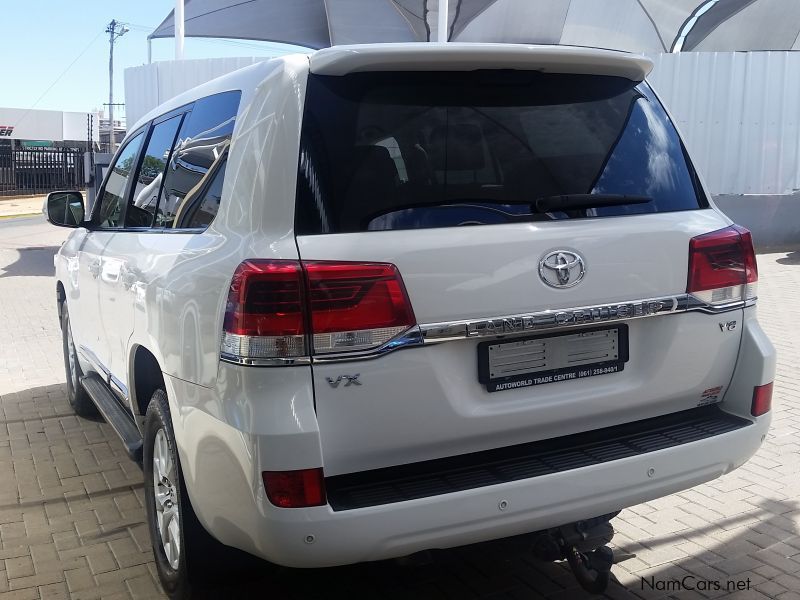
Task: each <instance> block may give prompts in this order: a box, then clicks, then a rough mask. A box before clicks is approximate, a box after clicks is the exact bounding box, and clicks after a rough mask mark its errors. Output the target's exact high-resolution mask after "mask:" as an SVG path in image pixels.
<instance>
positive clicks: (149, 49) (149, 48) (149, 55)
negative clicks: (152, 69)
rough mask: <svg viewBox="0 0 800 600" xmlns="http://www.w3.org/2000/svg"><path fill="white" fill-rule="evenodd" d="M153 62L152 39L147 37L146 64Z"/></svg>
mask: <svg viewBox="0 0 800 600" xmlns="http://www.w3.org/2000/svg"><path fill="white" fill-rule="evenodd" d="M152 63H153V40H151V39H150V38H147V64H148V65H149V64H152Z"/></svg>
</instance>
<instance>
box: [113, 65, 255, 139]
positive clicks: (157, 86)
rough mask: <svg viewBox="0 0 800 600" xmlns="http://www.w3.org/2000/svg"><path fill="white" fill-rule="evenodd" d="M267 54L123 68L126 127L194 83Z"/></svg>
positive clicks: (239, 67) (206, 79)
mask: <svg viewBox="0 0 800 600" xmlns="http://www.w3.org/2000/svg"><path fill="white" fill-rule="evenodd" d="M264 60H269V58H267V57H246V58H206V59H197V60H181V61H159V62H155V63H152V64H149V65H142V66H140V67H131V68H128V69H125V120H126V122H127V125H128V130H131V129H132V128H133V126H134V125H135V124H136V122H137V121H138V120H139V119H140V118H142V117H143V116H144V115H145V114H147V112H148V111H150V110H152V109H153V108H155V107H156V106H158V105H159V104H162V103H163V102H166V101H167V100H169V99H170V98H174V97H175V96H177V95H178V94H180V93H181V92H185V91H186V90H189V89H191V88H193V87H195V86H198V85H200V84H201V83H205V82H206V81H210V80H212V79H215V78H217V77H220V76H222V75H225V74H226V73H230V72H232V71H236V70H237V69H241V68H243V67H246V66H248V65H252V64H253V63H256V62H260V61H264Z"/></svg>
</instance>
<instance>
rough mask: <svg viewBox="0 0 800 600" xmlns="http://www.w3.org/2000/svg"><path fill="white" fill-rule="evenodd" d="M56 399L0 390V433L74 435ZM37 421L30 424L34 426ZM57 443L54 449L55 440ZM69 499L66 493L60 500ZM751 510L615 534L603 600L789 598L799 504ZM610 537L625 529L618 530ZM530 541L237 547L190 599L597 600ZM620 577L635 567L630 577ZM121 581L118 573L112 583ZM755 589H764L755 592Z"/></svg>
mask: <svg viewBox="0 0 800 600" xmlns="http://www.w3.org/2000/svg"><path fill="white" fill-rule="evenodd" d="M64 392H65V386H64V384H57V385H50V386H43V387H39V388H32V389H27V390H22V391H19V392H8V393H5V394H0V408H2V411H0V431H1V430H2V429H5V428H8V429H7V431H9V432H11V430H12V428H13V429H14V431H17V432H22V431H25V432H26V433H27V435H29V436H30V435H37V433H41V432H43V431H44V428H45V427H50V428H52V427H53V426H55V427H59V426H60V427H61V428H63V431H64V432H65V433H66V432H68V431H74V432H80V431H81V428H82V427H83V426H85V425H86V422H85V421H84V422H83V423H82V424H81V425H79V424H78V423H77V422H75V419H78V420H79V421H81V419H80V418H78V417H74V416H73V415H71V414H70V411H69V405H68V403H67V400H66V397H65V394H64ZM3 415H4V416H5V419H3V418H2V416H3ZM36 421H39V422H40V425H38V426H37V424H36ZM54 421H58V422H60V423H55V422H54ZM17 437H19V436H17ZM105 437H107V438H108V443H109V444H110V445H111V447H112V451H113V452H114V454H117V450H119V454H120V455H121V454H123V452H122V450H121V446H118V442H117V441H116V439H115V438H114V437H113V433H111V432H110V431H109V432H108V434H107V436H103V437H102V438H101V437H97V436H96V434H92V436H91V438H92V439H91V440H88V439H87V440H86V441H85V442H84V443H86V442H88V443H89V445H91V444H105V443H106V439H105ZM0 441H2V434H0ZM17 443H18V444H20V443H22V442H21V441H20V442H17ZM60 443H62V444H63V443H65V442H64V440H62V441H61V442H60ZM22 450H23V449H22V447H21V446H17V451H18V452H21V451H22ZM23 454H24V452H23ZM6 477H7V479H6V480H5V485H6V486H8V485H10V488H11V489H14V488H16V481H15V475H14V474H13V472H11V471H8V472H7V475H6ZM140 486H141V483H140V480H139V479H138V477H137V478H135V479H131V480H128V481H126V482H123V483H122V484H121V485H119V486H109V488H108V489H104V490H100V491H94V492H91V493H87V492H86V491H85V490H82V489H79V490H77V491H67V492H65V493H64V494H58V495H51V496H49V497H44V498H33V499H30V500H28V501H20V500H19V498H18V497H17V499H16V501H15V500H14V498H13V497H11V496H9V497H8V498H3V499H2V501H0V512H2V511H3V510H20V509H22V508H30V507H38V506H43V507H44V508H47V507H48V506H51V505H55V504H58V503H62V502H63V501H64V500H65V498H66V499H70V500H73V501H75V500H78V501H80V500H81V499H82V498H84V497H85V498H87V500H89V501H96V500H97V499H98V498H102V497H108V496H112V497H113V496H114V495H116V494H119V493H127V492H130V491H132V490H137V489H139V488H140ZM14 493H16V492H14ZM72 495H75V497H74V498H71V496H72ZM1 496H3V494H2V491H0V497H1ZM6 496H7V494H6ZM232 500H233V499H232ZM750 502H751V503H752V509H751V510H747V511H744V512H741V513H739V514H735V515H731V516H729V517H725V518H719V519H716V520H709V521H708V522H707V523H706V524H705V525H703V526H702V527H695V528H687V529H686V530H684V531H679V532H676V533H669V534H665V535H661V536H654V537H648V538H646V539H642V540H628V539H627V538H626V537H624V536H622V535H620V536H619V537H617V538H616V539H615V542H616V543H615V544H613V546H614V550H615V554H617V556H618V557H624V556H625V555H631V554H633V555H635V554H638V555H639V556H638V558H637V559H633V560H634V562H630V563H626V562H622V563H621V564H618V565H616V566H614V568H613V571H612V573H613V575H614V577H612V583H611V585H610V587H609V589H608V592H607V593H606V595H605V596H604V597H606V598H613V599H615V600H617V599H621V598H631V599H641V598H645V599H651V598H652V599H656V598H683V597H685V596H684V594H689V597H692V598H695V597H697V598H699V597H727V596H728V595H729V591H731V590H732V589H734V590H737V591H740V592H741V593H742V595H741V596H737V597H742V598H745V597H746V598H762V599H763V598H772V597H777V596H779V595H780V594H783V593H784V592H790V591H796V590H792V588H791V586H793V585H794V583H793V582H796V581H797V580H798V577H797V575H798V573H800V535H798V531H797V529H796V527H795V525H794V522H795V521H794V519H795V518H796V515H797V514H798V512H800V504H798V503H797V502H794V501H785V500H775V499H769V498H766V497H762V498H759V497H758V496H752V497H751V500H750ZM652 517H653V519H652V520H655V521H657V520H658V518H659V515H658V512H656V513H653V515H652ZM143 519H144V511H142V510H141V509H139V511H138V512H136V513H135V514H132V515H128V517H127V520H126V521H123V522H110V523H108V524H104V525H103V526H102V528H101V529H100V530H97V531H95V530H91V531H85V532H79V533H78V540H77V541H76V543H77V544H79V545H81V546H91V545H92V544H97V543H98V539H101V538H102V539H105V538H114V537H116V536H119V535H120V534H122V533H123V532H125V531H128V532H129V533H131V534H132V532H133V530H134V529H135V528H137V527H140V528H141V527H144V525H143V524H142V521H143ZM621 529H623V530H624V527H621ZM148 542H149V540H147V538H146V537H145V538H140V543H141V545H142V550H146V544H147V543H148ZM530 545H531V539H530V537H529V536H518V537H516V538H509V539H505V540H498V541H494V542H486V543H482V544H474V545H471V546H465V547H462V548H455V549H451V550H440V551H434V552H431V553H429V554H428V555H426V556H424V557H410V558H407V559H403V560H400V561H381V562H375V563H363V564H358V565H352V566H345V567H336V568H328V569H313V570H302V569H288V568H281V567H276V566H273V565H270V564H268V563H266V562H262V561H260V560H258V559H255V558H253V557H249V556H247V555H245V554H243V553H240V552H238V551H237V552H233V553H231V557H230V559H229V560H230V561H231V565H232V566H233V569H232V570H230V571H228V570H227V566H228V565H225V564H218V567H219V568H218V569H216V573H215V576H218V579H216V581H215V582H214V583H209V584H207V585H206V586H204V588H203V589H200V590H196V592H197V593H196V595H195V596H194V597H197V598H209V599H210V598H255V597H269V598H271V599H274V600H289V599H303V600H306V599H309V600H310V599H314V598H320V599H323V598H324V599H326V600H328V599H330V598H343V597H347V598H356V599H361V598H369V599H372V598H375V599H381V600H383V599H392V598H396V599H409V600H426V599H436V600H439V599H442V598H453V599H458V600H461V599H470V598H486V599H489V598H491V599H493V600H498V599H500V598H509V599H513V598H517V599H521V598H532V599H537V598H539V599H540V598H551V599H554V600H555V599H558V600H572V599H575V600H580V599H587V600H588V599H591V598H598V597H600V596H595V595H590V594H587V593H585V592H583V591H582V590H581V589H580V587H579V586H578V585H577V583H576V581H575V579H574V578H573V576H572V574H571V572H570V571H569V569H568V568H567V567H566V565H565V564H564V563H543V562H540V561H538V560H536V559H534V557H533V555H532V553H531V551H530ZM684 550H685V551H684ZM679 556H683V557H682V558H679ZM631 558H632V557H631ZM656 561H660V562H661V564H656V565H654V566H652V567H649V568H648V567H647V564H648V563H649V564H653V563H655V562H656ZM626 566H627V568H626ZM628 569H631V570H632V571H635V574H632V573H631V572H629V571H628ZM109 575H110V573H109ZM123 577H124V575H123V573H122V572H121V573H120V579H122V578H123ZM748 579H749V584H748V583H747V581H748ZM220 582H222V583H220ZM729 582H730V583H729ZM703 585H705V586H716V585H719V586H721V588H719V589H716V590H715V589H713V587H712V588H708V587H707V588H705V589H702V588H701V587H700V586H703ZM728 585H732V586H745V585H749V586H750V590H751V591H750V592H749V593H748V592H747V590H746V589H742V588H741V587H734V588H726V586H728ZM755 586H764V588H763V590H758V589H755V590H754V588H755ZM691 587H694V588H695V589H694V590H692V589H690V588H691ZM788 597H789V596H787V598H788Z"/></svg>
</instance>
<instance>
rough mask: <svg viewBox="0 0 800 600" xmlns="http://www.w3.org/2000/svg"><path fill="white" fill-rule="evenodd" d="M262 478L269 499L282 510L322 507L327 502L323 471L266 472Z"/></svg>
mask: <svg viewBox="0 0 800 600" xmlns="http://www.w3.org/2000/svg"><path fill="white" fill-rule="evenodd" d="M261 477H262V478H263V480H264V489H265V490H266V492H267V498H269V501H270V502H272V503H273V504H274V505H275V506H278V507H280V508H305V507H308V506H322V505H323V504H325V503H326V502H327V500H326V499H325V478H324V476H323V474H322V469H302V470H299V471H264V472H263V473H262V474H261Z"/></svg>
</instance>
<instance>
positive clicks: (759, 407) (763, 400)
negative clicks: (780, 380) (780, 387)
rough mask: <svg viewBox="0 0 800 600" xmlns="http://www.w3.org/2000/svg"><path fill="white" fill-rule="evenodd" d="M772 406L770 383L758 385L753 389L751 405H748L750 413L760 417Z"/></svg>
mask: <svg viewBox="0 0 800 600" xmlns="http://www.w3.org/2000/svg"><path fill="white" fill-rule="evenodd" d="M771 408H772V383H771V382H770V383H768V384H766V385H759V386H756V387H755V388H754V389H753V405H752V406H751V407H750V414H751V415H753V416H754V417H760V416H761V415H763V414H766V413H768V412H769V411H770V409H771Z"/></svg>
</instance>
